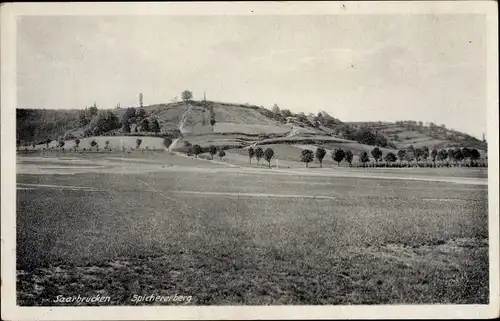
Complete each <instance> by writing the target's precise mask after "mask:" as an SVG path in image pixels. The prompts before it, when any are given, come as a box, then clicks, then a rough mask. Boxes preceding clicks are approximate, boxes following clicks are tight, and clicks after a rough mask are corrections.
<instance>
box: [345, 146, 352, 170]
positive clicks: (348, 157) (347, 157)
mask: <svg viewBox="0 0 500 321" xmlns="http://www.w3.org/2000/svg"><path fill="white" fill-rule="evenodd" d="M353 158H354V154H353V153H352V152H351V151H350V150H349V149H348V150H347V151H346V152H345V161H346V162H347V163H349V166H352V159H353Z"/></svg>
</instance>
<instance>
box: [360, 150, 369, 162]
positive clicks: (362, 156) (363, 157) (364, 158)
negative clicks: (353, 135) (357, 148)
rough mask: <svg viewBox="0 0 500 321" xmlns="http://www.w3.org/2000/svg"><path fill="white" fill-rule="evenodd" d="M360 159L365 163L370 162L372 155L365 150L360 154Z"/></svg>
mask: <svg viewBox="0 0 500 321" xmlns="http://www.w3.org/2000/svg"><path fill="white" fill-rule="evenodd" d="M359 161H360V162H361V163H363V164H365V163H368V162H369V161H370V157H369V156H368V153H367V152H365V151H363V152H361V154H360V155H359Z"/></svg>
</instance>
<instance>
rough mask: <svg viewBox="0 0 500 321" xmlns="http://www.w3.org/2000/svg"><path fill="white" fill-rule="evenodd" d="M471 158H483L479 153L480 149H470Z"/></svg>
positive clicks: (474, 159)
mask: <svg viewBox="0 0 500 321" xmlns="http://www.w3.org/2000/svg"><path fill="white" fill-rule="evenodd" d="M469 157H470V159H471V162H472V161H477V160H478V159H480V158H481V154H480V153H479V151H478V150H477V149H476V148H473V149H472V150H471V151H470V155H469Z"/></svg>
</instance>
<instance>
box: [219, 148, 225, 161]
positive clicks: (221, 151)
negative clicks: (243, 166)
mask: <svg viewBox="0 0 500 321" xmlns="http://www.w3.org/2000/svg"><path fill="white" fill-rule="evenodd" d="M224 156H226V152H225V151H224V150H222V149H221V150H220V151H219V157H220V159H221V160H222V157H224Z"/></svg>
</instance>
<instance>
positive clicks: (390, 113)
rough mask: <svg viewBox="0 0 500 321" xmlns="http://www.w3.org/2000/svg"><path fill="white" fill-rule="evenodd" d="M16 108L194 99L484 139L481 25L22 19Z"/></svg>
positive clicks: (374, 18) (464, 21)
mask: <svg viewBox="0 0 500 321" xmlns="http://www.w3.org/2000/svg"><path fill="white" fill-rule="evenodd" d="M17 32H18V35H17V39H18V41H17V45H18V48H17V49H18V53H17V83H18V90H17V98H18V100H17V102H18V104H17V107H18V108H51V109H79V108H84V107H85V106H89V105H91V104H93V102H94V101H96V102H97V105H98V107H100V108H112V107H115V106H116V104H117V103H120V104H121V106H122V107H126V106H137V105H138V96H139V93H141V92H142V93H143V94H144V104H145V105H149V104H156V103H164V102H169V101H170V100H171V99H172V98H173V97H175V96H179V97H180V93H181V92H182V91H183V90H185V89H189V90H191V91H193V94H194V98H195V99H202V98H203V92H206V93H207V99H209V100H215V101H224V102H239V103H249V104H255V105H263V106H265V107H267V108H271V107H272V105H273V104H274V103H276V104H278V106H280V107H281V108H288V109H290V110H292V111H293V112H300V111H304V112H305V113H306V114H307V113H309V112H313V113H317V112H318V111H320V110H324V111H327V112H328V113H329V114H331V115H332V116H334V117H336V118H339V119H340V120H343V121H378V120H382V121H396V120H416V121H419V120H421V121H423V122H427V121H432V122H435V123H437V124H446V126H447V127H448V128H454V129H457V130H461V131H464V132H467V133H469V134H473V135H474V136H476V137H481V135H482V133H483V132H486V114H487V109H486V34H485V32H486V21H485V19H484V16H482V15H322V16H305V15H304V16H151V17H144V16H142V17H139V16H135V17H134V16H129V17H124V16H121V17H106V16H100V17H98V16H95V17H92V16H91V17H74V16H66V17H61V16H59V17H40V16H38V17H35V16H32V17H24V18H22V19H20V20H19V21H18V31H17Z"/></svg>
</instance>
